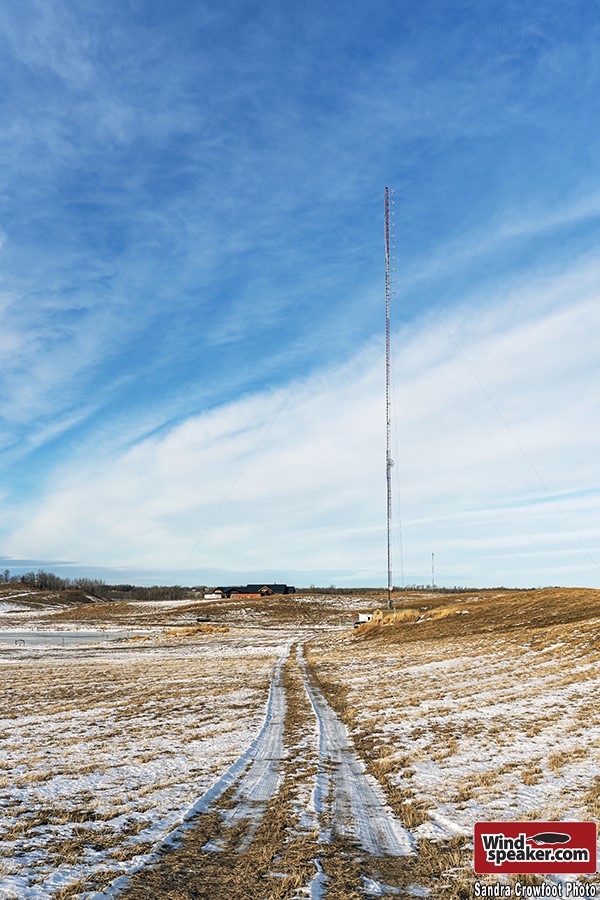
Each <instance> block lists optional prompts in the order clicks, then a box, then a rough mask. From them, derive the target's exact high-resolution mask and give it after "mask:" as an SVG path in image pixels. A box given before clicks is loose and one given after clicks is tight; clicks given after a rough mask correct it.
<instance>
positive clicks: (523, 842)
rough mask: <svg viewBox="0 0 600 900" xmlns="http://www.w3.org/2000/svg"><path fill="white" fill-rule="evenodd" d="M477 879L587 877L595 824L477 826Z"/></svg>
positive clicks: (593, 859)
mask: <svg viewBox="0 0 600 900" xmlns="http://www.w3.org/2000/svg"><path fill="white" fill-rule="evenodd" d="M473 846H474V860H473V868H474V870H475V872H476V873H477V874H478V875H499V874H500V873H510V874H513V875H551V874H555V873H556V874H561V875H567V874H570V873H574V874H575V873H576V874H579V875H586V874H587V875H589V874H593V873H594V872H595V871H596V823H595V822H476V823H475V826H474V829H473Z"/></svg>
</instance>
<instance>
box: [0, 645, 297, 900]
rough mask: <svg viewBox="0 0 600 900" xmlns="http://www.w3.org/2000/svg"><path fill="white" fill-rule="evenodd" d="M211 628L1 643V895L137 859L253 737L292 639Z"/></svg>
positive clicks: (44, 892) (47, 888)
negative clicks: (157, 644) (171, 638)
mask: <svg viewBox="0 0 600 900" xmlns="http://www.w3.org/2000/svg"><path fill="white" fill-rule="evenodd" d="M214 641H215V638H214V636H210V635H208V636H206V637H205V643H201V644H199V645H198V646H193V647H192V646H183V647H179V646H177V647H173V648H167V647H164V648H155V649H135V648H132V649H128V650H123V649H121V648H119V649H114V650H110V649H106V650H91V649H88V650H86V651H85V652H84V653H82V651H81V650H76V649H73V650H64V651H63V650H54V651H37V652H36V651H32V650H29V651H27V652H26V653H25V654H24V653H20V654H19V653H16V652H14V651H13V652H12V653H4V654H3V653H2V651H1V650H0V679H1V681H2V695H3V707H2V711H1V718H0V816H1V818H0V821H1V823H2V824H1V827H0V897H3V898H8V897H11V898H12V897H14V898H29V897H31V898H41V897H50V896H52V895H53V893H54V892H55V891H57V890H58V889H60V888H61V886H63V885H66V884H69V883H72V882H76V881H77V880H78V879H81V880H85V878H86V877H87V876H88V875H90V874H91V873H93V872H98V871H101V872H103V873H106V877H107V878H110V876H111V874H112V875H116V874H118V873H119V872H122V871H127V870H128V869H129V868H130V867H131V866H132V865H134V864H135V861H136V857H138V856H140V854H144V853H145V852H148V850H149V849H150V848H151V847H153V846H154V845H155V844H156V842H158V841H160V840H161V839H162V838H164V837H165V835H167V834H168V833H169V832H170V831H171V830H172V829H173V828H174V827H176V826H177V824H178V823H180V822H181V820H182V818H183V817H184V816H185V813H186V811H187V809H188V808H189V806H190V805H191V804H193V802H194V801H195V800H196V799H197V798H198V796H199V795H201V794H202V793H203V792H204V791H205V790H206V789H207V788H208V787H209V786H210V785H211V783H212V782H213V781H214V780H215V779H216V778H217V777H218V776H219V775H220V774H221V773H222V772H223V771H224V770H225V769H226V768H227V766H228V765H230V764H231V763H232V762H233V761H234V760H235V759H236V757H237V756H238V755H239V754H240V753H241V752H242V751H243V750H244V749H245V748H246V747H247V745H248V744H249V743H250V742H251V741H252V739H253V738H254V737H255V736H256V733H257V731H258V730H259V728H260V726H261V723H262V721H263V718H264V707H265V699H266V696H267V693H268V679H269V674H270V671H271V669H272V667H273V664H274V661H275V660H276V659H277V657H278V656H279V655H280V654H281V652H282V649H283V644H284V642H283V641H282V640H281V639H279V638H278V637H277V636H275V637H274V638H270V637H269V636H265V638H264V639H263V640H262V641H258V642H257V641H256V638H255V637H253V640H252V642H250V641H249V640H248V639H246V638H244V637H238V638H236V639H230V638H229V637H228V636H227V635H219V636H218V646H216V645H215V642H214ZM211 642H212V643H211Z"/></svg>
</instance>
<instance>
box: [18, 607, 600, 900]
mask: <svg viewBox="0 0 600 900" xmlns="http://www.w3.org/2000/svg"><path fill="white" fill-rule="evenodd" d="M346 600H348V605H349V606H350V607H351V608H350V610H346V609H345V608H344V607H343V605H342V604H344V603H345V602H346ZM351 600H352V602H351V603H350V602H349V598H340V597H332V598H329V599H328V600H327V603H325V602H323V598H321V597H318V598H317V597H315V598H308V599H307V598H306V597H304V598H300V599H298V600H297V601H294V602H295V603H296V602H297V604H298V606H294V605H293V604H292V603H291V602H290V601H289V600H285V601H284V602H283V603H282V607H281V608H278V607H277V606H274V605H273V603H272V602H271V603H269V602H265V603H264V604H262V605H260V604H258V603H257V604H256V605H255V606H252V607H250V608H249V610H247V609H246V607H245V606H232V607H231V608H230V607H223V608H222V612H223V616H222V617H223V619H228V618H230V619H232V620H235V618H236V615H238V614H239V616H240V617H241V618H242V619H243V618H244V617H246V614H248V616H250V617H251V618H252V619H255V620H257V621H258V622H261V621H262V622H265V621H266V622H267V623H268V622H269V621H272V622H273V624H272V626H271V627H268V625H267V627H265V626H261V627H258V625H257V624H254V627H253V628H252V629H251V628H237V629H236V628H235V627H234V626H233V625H232V628H231V631H230V632H229V633H223V632H217V633H212V634H211V633H207V634H201V633H196V634H193V633H190V629H185V628H183V629H179V630H178V629H177V628H172V629H171V630H170V632H169V633H168V634H163V633H162V632H163V631H164V629H163V627H162V626H161V627H160V628H158V627H156V628H155V629H154V632H153V633H154V635H155V636H154V637H153V638H151V639H150V640H149V641H146V640H144V641H142V642H140V643H137V644H136V643H132V644H130V645H128V646H123V645H115V646H108V645H105V646H97V647H86V648H85V649H82V648H77V647H73V648H69V647H65V648H54V649H50V648H43V649H39V650H34V649H32V648H8V647H5V648H2V647H1V646H0V682H1V689H2V696H3V705H2V707H1V709H0V898H2V900H9V898H15V900H17V898H35V900H41V898H51V897H52V898H56V900H58V898H61V900H62V898H66V897H70V896H74V897H76V896H79V897H81V898H83V897H91V896H100V893H99V894H94V892H92V893H90V885H94V891H100V892H101V891H103V890H106V889H108V893H106V894H103V896H111V897H112V896H116V895H117V894H118V892H119V891H120V890H121V889H122V888H123V889H125V891H126V892H127V890H129V888H127V879H126V878H123V877H122V876H124V875H127V873H132V872H135V871H136V869H140V872H139V873H138V874H139V876H140V877H141V878H142V880H141V881H140V882H139V884H140V885H141V887H140V888H139V890H140V892H139V893H137V894H136V893H132V894H131V896H132V897H135V898H137V897H147V896H163V893H161V892H160V891H159V892H158V893H156V892H154V894H152V892H150V893H148V892H147V891H148V888H147V884H146V883H145V882H144V881H143V877H142V876H143V875H144V872H145V871H146V870H148V868H149V864H150V863H152V862H153V861H154V862H156V860H157V855H156V854H157V849H158V848H161V847H162V848H163V849H166V850H168V853H167V857H168V856H169V855H172V856H173V859H174V861H173V862H172V864H169V865H171V868H170V869H169V868H168V865H167V862H168V860H167V862H165V865H166V866H167V869H168V877H167V878H166V881H164V882H160V881H159V882H157V883H160V884H163V885H164V884H168V883H170V879H171V878H172V874H173V872H174V873H175V874H176V873H177V872H180V871H181V870H182V866H181V864H180V863H179V862H178V861H177V860H178V857H177V853H178V852H179V851H177V850H176V848H175V845H173V848H174V849H172V850H171V849H169V848H170V847H171V843H172V838H173V836H174V835H177V834H183V832H184V831H185V829H183V830H182V829H181V827H180V826H181V824H182V823H183V822H186V823H188V824H187V825H186V828H188V825H189V823H191V822H192V819H191V818H190V815H191V813H192V812H194V813H198V812H202V813H204V812H206V813H208V816H207V817H206V819H207V821H209V820H210V822H212V826H211V827H212V828H213V832H211V833H208V832H207V835H206V836H205V838H203V839H202V841H201V842H200V843H199V844H198V845H193V844H192V846H191V849H190V856H189V859H190V860H192V862H186V864H185V866H186V867H187V866H193V865H194V862H193V861H194V860H196V861H197V860H198V858H199V855H200V854H202V866H205V865H206V866H209V867H212V872H213V875H212V877H214V878H215V879H216V881H215V884H220V881H219V879H220V878H221V876H222V872H221V870H224V869H223V866H221V869H220V868H219V865H220V861H221V860H222V859H224V858H225V856H227V854H228V853H229V857H228V863H227V866H229V867H230V868H232V870H233V869H235V868H236V867H237V869H239V871H240V872H241V874H240V884H241V885H242V887H243V884H244V879H248V878H249V877H250V876H251V874H252V877H254V876H255V875H256V872H258V873H259V874H258V875H256V879H255V884H256V885H258V886H260V888H261V889H262V890H263V893H260V892H259V893H256V895H254V894H253V895H252V896H253V897H254V896H256V897H257V898H263V897H268V898H269V900H270V898H271V897H296V898H298V900H299V898H301V897H305V896H313V897H320V896H323V897H326V896H327V895H328V892H330V895H331V896H332V897H338V896H342V894H340V893H339V890H340V889H341V888H340V885H343V884H352V885H353V890H354V891H355V892H356V893H355V894H350V895H348V896H355V895H356V896H383V895H386V894H389V895H397V894H399V895H401V896H431V897H434V896H440V897H444V898H463V897H467V896H469V893H468V891H469V887H468V886H469V885H471V884H472V882H473V874H472V861H471V851H470V837H471V834H472V827H473V822H474V821H476V820H477V819H539V820H550V821H551V820H561V819H562V820H565V819H592V820H596V821H597V820H598V818H599V816H600V778H599V775H598V773H599V772H600V768H599V749H600V719H599V716H598V703H597V698H598V695H599V690H600V676H599V675H598V672H599V671H600V670H599V668H598V663H599V662H600V658H599V657H600V640H599V625H600V617H599V616H598V615H597V614H596V611H595V607H593V608H590V611H586V609H585V608H584V607H583V606H582V608H581V609H580V610H579V611H575V612H573V610H574V609H575V607H572V606H570V607H569V608H568V610H567V607H566V606H563V607H558V606H557V605H556V604H553V605H551V606H550V607H548V606H544V604H545V603H547V601H546V599H545V598H544V597H542V598H541V600H543V601H544V602H543V603H542V602H541V600H540V602H538V599H536V598H533V599H531V598H530V597H524V598H521V597H520V596H517V597H516V600H515V603H516V605H514V604H513V606H506V605H505V606H503V605H502V604H503V603H504V599H502V602H501V603H500V606H499V607H498V609H495V608H494V606H493V603H494V602H495V601H494V600H493V598H492V599H490V598H489V597H478V596H477V597H464V598H463V597H452V598H450V599H448V600H444V599H443V598H442V599H440V598H439V597H436V596H435V595H432V596H427V595H421V598H420V602H421V604H422V609H417V611H416V612H415V614H414V615H413V614H412V613H410V611H409V610H406V614H407V616H409V613H410V617H409V618H407V620H406V621H405V622H404V623H401V624H400V625H397V626H394V627H387V628H386V627H384V628H379V629H370V628H365V629H360V630H359V632H358V633H357V632H354V631H353V630H351V629H346V630H340V629H339V628H338V630H337V631H335V630H332V628H333V626H334V625H335V621H336V619H337V620H338V621H342V620H343V619H344V617H345V618H346V619H348V618H350V619H352V618H353V612H354V611H355V610H356V608H357V607H359V606H360V607H361V608H364V606H365V604H364V603H363V602H362V598H357V597H352V598H351ZM3 602H4V603H7V604H10V603H12V602H16V603H17V604H18V600H16V601H13V600H11V599H8V598H6V597H3ZM406 602H407V603H409V602H410V603H413V598H407V601H406ZM511 602H512V601H511ZM586 602H587V601H586ZM336 604H340V605H339V606H336ZM436 604H437V605H436ZM536 604H537V605H536ZM405 605H406V604H405ZM135 606H138V607H139V604H135ZM105 607H106V604H97V605H96V607H95V608H96V609H97V610H98V613H99V616H100V618H99V619H98V620H97V621H102V622H105V623H106V624H107V626H109V627H113V628H114V627H115V626H117V627H118V626H119V624H122V623H123V617H129V616H130V615H131V609H132V608H134V604H129V605H127V608H125V605H124V604H119V605H118V606H117V607H116V608H115V615H114V617H113V619H112V620H108V619H107V618H106V616H107V612H106V608H105ZM148 607H149V609H148V610H146V609H145V608H143V607H142V612H143V613H144V614H145V613H146V612H148V613H150V612H151V611H152V607H153V604H152V602H151V603H150V604H148ZM155 608H156V604H154V609H155ZM169 608H170V615H173V614H175V613H176V612H177V611H178V610H181V611H182V615H183V616H184V618H183V619H182V620H181V624H183V623H184V622H185V621H187V619H188V618H189V617H190V615H191V613H190V608H189V606H188V604H187V603H184V604H171V605H170V607H169ZM84 609H85V610H86V612H85V615H86V616H87V614H88V612H87V611H88V607H87V606H86V607H85V608H84ZM295 609H297V610H298V611H299V627H297V628H292V627H291V626H290V625H289V624H288V625H286V622H288V623H289V620H290V618H292V617H293V615H294V610H295ZM319 609H321V610H322V611H323V616H324V618H325V619H326V623H325V624H326V625H327V628H323V627H322V626H323V623H322V622H320V621H319V612H318V611H319ZM557 609H562V610H563V611H565V610H567V612H569V614H568V615H567V614H566V613H565V615H562V613H561V615H557ZM192 611H193V610H192ZM0 612H1V611H0ZM571 613H572V614H571ZM7 615H8V616H10V615H11V612H10V611H8V612H7ZM56 615H57V616H61V617H63V618H62V619H61V621H62V622H63V625H64V626H65V627H70V628H71V627H72V628H75V627H89V621H88V620H87V619H85V618H84V621H83V622H81V621H80V620H79V619H78V618H77V615H76V611H75V612H73V610H67V611H66V612H65V611H64V609H62V610H61V611H59V612H58V613H57V614H56ZM561 616H562V618H563V619H564V621H561V620H560V618H561ZM436 617H437V618H436ZM315 620H316V621H315ZM161 621H162V620H161ZM310 622H313V625H312V626H311V625H310ZM319 626H321V627H319ZM148 627H149V626H148ZM311 628H312V631H311V630H310V629H311ZM286 629H287V630H286ZM361 632H362V633H361ZM293 644H297V645H300V644H304V645H305V647H304V653H302V652H300V653H299V654H298V655H297V654H296V647H295V646H292V645H293ZM290 648H291V649H292V652H290ZM211 815H212V819H211V818H210V816H211ZM194 821H195V820H194ZM215 822H216V823H217V825H216V826H215ZM282 823H283V825H282ZM279 826H281V840H280V842H279V844H277V840H279V838H277V834H278V832H277V828H278V827H279ZM190 827H191V826H190ZM198 827H200V826H198ZM202 827H204V826H202ZM215 827H216V828H217V830H216V831H214V828H215ZM206 828H208V825H207V826H206ZM200 830H201V829H200ZM209 831H210V829H209ZM169 836H171V837H169ZM270 841H271V842H272V844H270V843H269V842H270ZM296 844H297V847H296ZM232 848H233V849H232ZM232 854H233V856H232ZM261 854H262V856H261ZM269 854H271V855H269ZM246 856H247V860H246ZM208 857H210V858H211V860H212V861H211V862H210V863H207V862H206V860H207V858H208ZM233 857H235V859H234V858H233ZM238 857H239V860H238ZM232 860H233V861H232ZM236 860H238V861H237V862H236ZM261 860H262V862H261ZM277 860H279V862H277ZM378 860H379V862H378ZM257 861H258V862H257ZM261 865H264V868H261ZM227 866H225V869H226V868H227ZM244 866H246V868H245V869H244ZM378 866H379V868H377V867H378ZM140 867H141V868H140ZM240 867H241V868H240ZM294 867H295V868H294ZM184 868H185V867H184ZM185 871H186V872H191V871H192V868H185ZM244 873H245V874H244ZM261 873H262V874H261ZM136 877H137V876H136ZM186 877H188V876H186ZM189 877H191V876H189ZM199 877H202V878H204V877H205V873H204V870H202V871H201V873H200V876H199ZM157 878H159V875H157ZM268 879H270V880H268ZM136 884H138V882H136ZM265 884H267V888H265V887H264V886H265ZM294 884H295V885H296V887H295V888H293V885H294ZM111 885H112V887H111ZM276 886H277V887H276ZM287 886H289V890H288V887H287ZM240 889H241V888H240ZM599 889H600V886H599ZM132 890H133V888H132ZM253 890H254V889H253ZM265 890H266V891H267V893H264V891H265ZM144 891H146V892H144ZM286 891H287V892H286ZM294 891H295V892H294ZM461 891H462V893H461ZM336 892H337V893H336ZM127 896H129V895H127ZM165 896H167V895H165ZM181 896H187V895H186V894H183V895H181ZM190 896H191V895H190ZM215 896H230V895H229V894H227V892H225V894H223V892H222V891H221V893H220V894H219V893H216V894H215ZM231 896H232V897H233V896H234V894H233V893H231ZM235 896H236V897H237V894H235ZM240 896H241V895H240ZM344 896H345V895H344Z"/></svg>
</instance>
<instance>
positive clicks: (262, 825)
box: [105, 647, 415, 900]
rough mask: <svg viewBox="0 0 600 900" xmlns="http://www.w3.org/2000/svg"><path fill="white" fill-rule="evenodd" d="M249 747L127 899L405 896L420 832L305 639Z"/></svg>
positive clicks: (277, 680)
mask: <svg viewBox="0 0 600 900" xmlns="http://www.w3.org/2000/svg"><path fill="white" fill-rule="evenodd" d="M288 649H289V648H288ZM252 746H253V749H252V752H251V753H250V754H248V753H247V754H244V757H242V758H241V760H245V764H243V765H242V764H241V763H240V765H239V766H238V768H237V769H236V768H235V765H234V766H233V767H232V769H233V770H234V772H235V777H234V778H230V779H229V783H227V781H226V780H225V781H224V780H223V779H221V780H220V783H221V784H220V788H219V789H218V790H216V791H214V792H213V795H212V796H211V802H210V803H209V804H208V805H206V804H204V806H202V805H201V806H200V807H199V810H200V811H199V814H198V815H197V816H196V817H195V818H193V819H192V820H191V821H189V822H188V823H186V825H185V826H184V827H182V828H181V829H178V833H177V834H176V835H175V836H174V837H173V836H172V837H171V838H170V839H169V840H168V841H166V842H164V845H163V849H162V852H161V853H160V854H159V855H158V859H157V860H156V862H155V863H154V864H153V865H151V866H150V865H149V866H147V867H146V868H144V869H142V870H141V871H139V872H137V873H136V874H135V875H132V876H131V878H130V879H129V882H128V884H127V886H126V887H125V889H124V890H122V891H121V892H119V893H118V896H119V897H122V898H129V900H140V898H157V897H164V898H167V900H191V898H216V900H219V898H227V900H238V898H239V900H242V898H243V900H247V898H253V900H254V898H256V900H270V898H273V900H276V898H297V900H300V898H306V897H314V898H320V897H327V898H331V900H352V898H359V897H364V896H368V895H371V896H372V895H373V892H374V891H376V892H377V893H378V894H379V895H380V896H381V895H382V894H385V893H388V890H389V892H390V893H391V892H392V891H393V892H394V893H395V894H396V895H398V891H401V890H402V886H403V885H404V886H406V885H407V884H408V883H409V880H410V879H409V878H408V876H409V875H410V868H411V867H410V866H409V867H408V869H407V862H408V861H409V858H410V857H409V856H408V855H409V854H412V853H413V852H414V848H415V841H414V839H413V838H412V836H411V835H410V833H409V832H408V831H407V830H406V829H405V828H403V826H402V825H401V823H400V822H399V821H398V820H397V819H396V818H395V817H394V815H393V813H392V811H391V809H390V808H389V806H387V804H386V803H385V799H384V797H383V794H382V792H381V790H380V789H379V788H378V785H377V784H376V783H375V781H374V779H372V778H371V777H370V776H368V775H367V774H366V772H365V766H364V764H363V763H362V762H361V761H360V759H359V758H358V756H357V754H356V751H355V750H354V748H353V746H352V742H351V739H350V738H349V736H348V733H347V730H346V728H345V726H344V725H343V724H342V722H341V720H340V719H339V717H338V716H337V714H336V713H335V712H334V711H333V709H332V707H331V706H330V705H329V704H328V702H327V700H326V699H325V697H324V695H323V694H322V692H321V691H320V690H319V688H318V687H317V685H316V684H315V683H314V681H312V680H311V678H310V675H309V672H308V669H307V666H306V664H305V662H304V658H303V655H302V650H301V648H300V647H299V648H298V654H297V656H296V654H294V653H289V652H287V651H286V653H285V654H284V655H283V657H282V658H281V659H280V660H279V662H278V663H277V665H276V666H275V669H274V671H273V676H272V679H271V689H270V695H269V701H268V705H267V714H266V718H265V724H264V726H263V728H262V730H261V733H260V735H259V737H258V738H257V739H256V740H255V741H254V743H253V745H252ZM230 771H231V770H230ZM217 784H219V783H217ZM209 794H210V792H209ZM105 896H117V892H113V893H112V894H111V893H109V892H107V894H106V895H105Z"/></svg>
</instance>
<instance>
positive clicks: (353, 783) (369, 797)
mask: <svg viewBox="0 0 600 900" xmlns="http://www.w3.org/2000/svg"><path fill="white" fill-rule="evenodd" d="M297 656H298V664H299V666H300V670H301V672H302V678H303V680H304V688H305V690H306V693H307V694H308V698H309V700H310V703H311V705H312V708H313V711H314V714H315V716H316V717H317V722H318V724H319V769H318V773H317V780H316V785H315V792H314V803H315V807H316V810H317V813H318V814H319V816H320V817H321V818H323V816H324V815H327V814H329V817H330V820H331V828H330V832H333V833H335V834H338V835H340V836H341V837H346V838H349V839H352V840H354V841H356V842H357V843H358V844H359V845H360V846H361V847H362V848H363V850H365V851H366V852H367V853H370V854H371V855H372V856H409V855H412V854H414V853H415V850H416V839H415V838H414V836H413V835H412V834H411V833H410V832H409V831H408V830H407V829H406V828H404V826H403V825H402V824H401V823H400V822H399V821H398V819H397V818H396V816H395V815H394V813H393V812H392V810H391V809H390V807H389V806H388V804H387V803H386V801H385V798H384V795H383V792H382V790H381V788H380V787H379V785H378V784H377V782H376V781H375V779H374V778H372V776H370V775H369V774H368V773H367V771H366V767H365V765H364V763H363V762H362V760H361V759H360V758H359V757H358V755H357V753H356V750H355V748H354V745H353V743H352V739H351V737H350V735H349V734H348V729H347V728H346V726H345V725H344V723H343V722H342V720H341V719H340V718H339V716H338V715H337V713H336V712H335V711H334V710H333V709H332V707H331V706H330V705H329V703H328V702H327V700H326V699H325V697H324V695H323V694H322V692H321V691H320V690H319V688H318V687H316V686H315V685H314V684H313V683H311V680H310V677H309V675H308V671H307V668H306V662H305V660H304V655H303V652H302V647H301V646H299V647H298V654H297ZM323 838H324V839H325V840H329V839H330V838H331V833H329V834H328V833H327V832H325V833H324V834H323Z"/></svg>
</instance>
